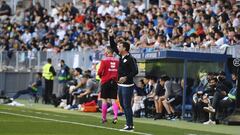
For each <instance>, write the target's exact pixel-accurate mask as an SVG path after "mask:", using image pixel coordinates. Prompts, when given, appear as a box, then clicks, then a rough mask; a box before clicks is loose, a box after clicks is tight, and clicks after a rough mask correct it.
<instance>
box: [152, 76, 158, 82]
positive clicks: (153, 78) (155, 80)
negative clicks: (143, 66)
mask: <svg viewBox="0 0 240 135" xmlns="http://www.w3.org/2000/svg"><path fill="white" fill-rule="evenodd" d="M150 80H153V81H154V82H157V80H158V78H157V77H156V76H151V78H150Z"/></svg>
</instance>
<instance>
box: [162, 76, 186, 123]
mask: <svg viewBox="0 0 240 135" xmlns="http://www.w3.org/2000/svg"><path fill="white" fill-rule="evenodd" d="M162 78H163V80H164V81H165V82H164V89H165V94H164V100H163V101H162V103H163V106H164V108H165V109H166V111H167V113H168V114H167V119H168V120H170V119H172V120H174V119H175V117H176V115H175V110H174V107H175V106H177V105H179V104H181V103H182V88H181V86H180V85H179V84H178V83H177V82H175V81H171V80H170V79H169V77H168V76H165V77H162Z"/></svg>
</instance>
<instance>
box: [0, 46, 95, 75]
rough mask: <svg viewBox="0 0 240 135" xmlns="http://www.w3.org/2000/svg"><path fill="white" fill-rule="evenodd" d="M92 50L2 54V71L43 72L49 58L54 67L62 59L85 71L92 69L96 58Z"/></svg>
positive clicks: (0, 69)
mask: <svg viewBox="0 0 240 135" xmlns="http://www.w3.org/2000/svg"><path fill="white" fill-rule="evenodd" d="M94 54H95V53H94V52H93V51H91V50H84V51H81V52H79V51H68V52H62V53H55V52H40V51H38V52H32V51H27V52H23V51H17V52H7V51H2V52H0V71H15V72H30V71H41V69H42V66H43V65H44V64H45V63H46V61H47V58H51V59H52V65H53V66H54V67H55V68H56V69H59V67H58V66H57V65H58V63H59V62H60V60H61V59H63V60H65V62H66V64H67V65H68V66H69V67H70V68H76V67H81V68H82V69H84V70H87V69H90V68H91V66H92V61H93V57H94Z"/></svg>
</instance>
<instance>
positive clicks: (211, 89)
mask: <svg viewBox="0 0 240 135" xmlns="http://www.w3.org/2000/svg"><path fill="white" fill-rule="evenodd" d="M217 82H218V80H217V78H210V79H209V80H208V83H207V84H208V85H207V88H206V89H205V90H203V91H202V90H199V91H197V93H196V94H194V95H193V102H192V114H193V121H194V122H200V123H202V122H204V121H207V120H208V118H209V116H208V113H206V112H205V111H204V110H203V108H204V107H207V106H208V104H210V100H211V99H212V96H213V94H214V93H215V91H216V86H217Z"/></svg>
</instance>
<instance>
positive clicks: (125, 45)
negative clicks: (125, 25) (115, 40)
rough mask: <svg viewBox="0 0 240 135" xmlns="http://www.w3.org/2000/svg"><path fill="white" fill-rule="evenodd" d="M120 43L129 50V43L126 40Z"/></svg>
mask: <svg viewBox="0 0 240 135" xmlns="http://www.w3.org/2000/svg"><path fill="white" fill-rule="evenodd" d="M122 45H123V47H124V48H125V49H126V51H127V52H129V50H130V44H129V43H128V42H126V41H123V42H122Z"/></svg>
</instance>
